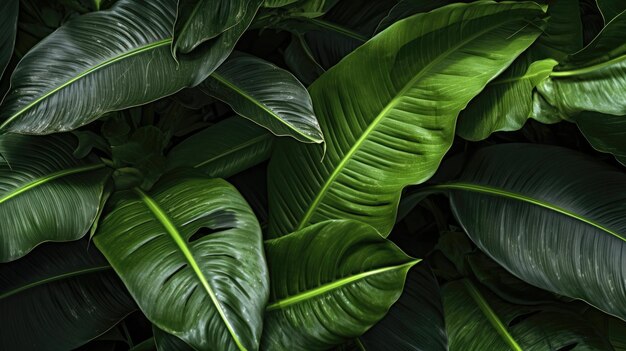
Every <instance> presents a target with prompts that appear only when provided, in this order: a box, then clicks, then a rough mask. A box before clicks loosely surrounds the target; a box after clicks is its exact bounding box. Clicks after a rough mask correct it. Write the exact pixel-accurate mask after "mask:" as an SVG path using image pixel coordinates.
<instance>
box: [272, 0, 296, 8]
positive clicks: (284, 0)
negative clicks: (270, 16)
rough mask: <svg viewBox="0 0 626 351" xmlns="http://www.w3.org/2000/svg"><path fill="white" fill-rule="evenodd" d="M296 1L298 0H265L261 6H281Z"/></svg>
mask: <svg viewBox="0 0 626 351" xmlns="http://www.w3.org/2000/svg"><path fill="white" fill-rule="evenodd" d="M298 1H300V0H265V1H264V2H263V7H270V8H271V7H283V6H286V5H289V4H293V3H294V2H298Z"/></svg>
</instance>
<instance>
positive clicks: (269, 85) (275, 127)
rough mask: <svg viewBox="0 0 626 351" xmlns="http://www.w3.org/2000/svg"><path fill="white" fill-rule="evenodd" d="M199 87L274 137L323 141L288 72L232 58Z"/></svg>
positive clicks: (310, 109) (304, 94)
mask: <svg viewBox="0 0 626 351" xmlns="http://www.w3.org/2000/svg"><path fill="white" fill-rule="evenodd" d="M200 88H201V89H202V90H203V91H204V92H206V93H207V94H209V95H211V96H213V97H215V98H217V99H220V100H222V101H224V102H226V103H227V104H229V105H230V106H231V107H232V108H233V110H234V111H235V112H237V113H238V114H239V115H241V116H243V117H246V118H248V119H249V120H251V121H253V122H255V123H257V124H259V125H260V126H262V127H264V128H267V129H268V130H270V131H271V132H272V133H274V134H276V135H278V136H283V135H289V136H291V137H293V138H295V139H297V140H299V141H302V142H309V143H310V142H313V143H321V142H323V141H324V137H323V135H322V132H321V130H320V126H319V124H318V123H317V119H316V118H315V113H314V112H313V106H312V103H311V97H310V96H309V93H308V92H307V90H306V88H305V87H304V86H302V84H301V83H300V82H299V81H298V80H297V79H296V77H294V76H293V75H292V74H291V73H289V72H288V71H285V70H284V69H282V68H279V67H276V66H274V65H273V64H271V63H269V62H267V61H264V60H261V59H259V58H256V57H254V56H249V55H245V54H236V55H233V56H231V57H230V58H229V59H228V60H226V62H224V64H222V65H221V66H220V67H219V68H218V69H217V70H216V71H215V72H214V73H213V74H211V76H210V77H209V78H208V79H207V80H206V81H204V83H202V85H200Z"/></svg>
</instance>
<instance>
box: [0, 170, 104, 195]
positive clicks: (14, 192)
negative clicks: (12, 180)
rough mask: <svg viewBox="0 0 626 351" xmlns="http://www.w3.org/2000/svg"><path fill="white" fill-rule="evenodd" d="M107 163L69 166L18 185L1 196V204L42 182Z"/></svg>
mask: <svg viewBox="0 0 626 351" xmlns="http://www.w3.org/2000/svg"><path fill="white" fill-rule="evenodd" d="M104 167H105V165H104V164H103V163H100V164H93V165H88V166H82V167H75V168H69V169H64V170H61V171H57V172H54V173H50V174H48V175H47V176H45V177H42V178H38V179H35V180H33V181H30V182H28V183H26V184H23V185H21V186H19V187H17V188H16V189H13V190H12V191H11V192H9V193H7V194H5V195H4V196H0V204H3V203H4V202H6V201H8V200H10V199H12V198H14V197H16V196H18V195H20V194H22V193H24V192H26V191H28V190H31V189H33V188H36V187H38V186H40V185H42V184H45V183H48V182H50V181H53V180H55V179H58V178H62V177H65V176H68V175H72V174H76V173H82V172H88V171H92V170H96V169H100V168H104Z"/></svg>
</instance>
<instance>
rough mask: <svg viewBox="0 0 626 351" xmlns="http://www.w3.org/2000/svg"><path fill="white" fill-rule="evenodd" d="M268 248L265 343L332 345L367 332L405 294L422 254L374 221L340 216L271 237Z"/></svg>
mask: <svg viewBox="0 0 626 351" xmlns="http://www.w3.org/2000/svg"><path fill="white" fill-rule="evenodd" d="M265 252H266V254H267V260H268V267H269V271H270V301H269V304H268V305H267V309H266V311H267V312H266V315H265V326H264V329H263V345H262V349H264V350H326V349H328V348H330V347H332V346H335V345H339V344H341V343H342V342H345V341H347V340H349V339H351V338H354V337H357V336H359V335H361V334H363V333H364V332H365V331H366V330H367V329H368V328H370V327H371V326H372V325H373V324H374V323H376V322H377V321H378V320H380V319H381V318H382V317H383V316H384V315H385V313H387V310H388V309H389V307H391V305H392V304H393V303H394V302H395V301H396V300H397V299H398V297H400V293H401V292H402V287H403V285H404V280H405V277H406V274H407V271H408V270H409V268H411V266H413V265H414V264H416V263H417V262H418V261H419V260H415V259H411V258H410V257H408V256H406V255H405V254H404V253H403V252H402V251H401V250H400V249H399V248H398V247H397V246H395V245H394V244H393V243H392V242H391V241H387V240H385V239H384V238H382V237H381V236H380V235H378V233H377V232H376V230H374V228H372V227H370V226H368V225H366V224H363V223H359V222H356V221H339V220H338V221H326V222H323V223H319V224H316V225H313V226H310V227H307V228H305V229H303V230H301V231H297V232H294V233H292V234H289V235H287V236H284V237H282V238H278V239H273V240H268V241H266V242H265ZM294 253H298V254H297V255H296V254H294Z"/></svg>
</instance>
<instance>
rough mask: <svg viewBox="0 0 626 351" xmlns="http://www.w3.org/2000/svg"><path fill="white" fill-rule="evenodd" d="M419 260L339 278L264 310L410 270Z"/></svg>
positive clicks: (289, 304) (281, 306)
mask: <svg viewBox="0 0 626 351" xmlns="http://www.w3.org/2000/svg"><path fill="white" fill-rule="evenodd" d="M420 261H421V260H420V259H416V260H413V261H410V262H407V263H404V264H401V265H398V266H391V267H383V268H378V269H374V270H371V271H367V272H361V273H358V274H355V275H351V276H348V277H344V278H341V279H339V280H336V281H333V282H330V283H326V284H323V285H320V286H318V287H316V288H314V289H311V290H307V291H303V292H300V293H298V294H296V295H292V296H289V297H286V298H284V299H281V300H278V301H276V302H273V303H270V304H268V305H267V307H266V308H265V310H266V311H267V312H271V311H273V310H277V309H283V308H286V307H289V306H291V305H295V304H298V303H301V302H304V301H307V300H310V299H313V298H315V297H317V296H319V295H322V294H325V293H327V292H329V291H332V290H335V289H339V288H341V287H343V286H345V285H347V284H350V283H353V282H355V281H358V280H361V279H365V278H367V277H370V276H373V275H376V274H382V273H386V272H389V271H393V270H399V269H403V268H407V269H408V268H411V267H412V266H414V265H415V264H417V263H418V262H420Z"/></svg>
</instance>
